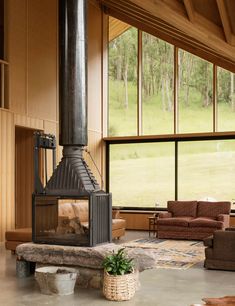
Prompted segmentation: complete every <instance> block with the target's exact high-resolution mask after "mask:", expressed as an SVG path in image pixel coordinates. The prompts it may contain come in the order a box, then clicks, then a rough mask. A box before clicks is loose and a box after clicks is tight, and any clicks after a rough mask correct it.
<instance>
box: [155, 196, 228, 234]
mask: <svg viewBox="0 0 235 306" xmlns="http://www.w3.org/2000/svg"><path fill="white" fill-rule="evenodd" d="M167 210H168V212H163V213H159V216H158V220H157V235H158V238H172V239H195V240H202V239H204V238H206V237H208V236H210V235H212V234H213V233H214V231H216V230H224V229H225V228H227V227H229V218H230V216H229V214H230V210H231V203H230V202H205V201H168V203H167Z"/></svg>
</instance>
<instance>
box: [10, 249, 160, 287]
mask: <svg viewBox="0 0 235 306" xmlns="http://www.w3.org/2000/svg"><path fill="white" fill-rule="evenodd" d="M121 247H122V246H120V245H116V244H114V243H107V244H103V245H99V246H96V247H73V246H59V245H48V244H36V243H25V244H21V245H19V246H18V247H17V248H16V254H17V258H18V260H20V261H26V262H34V263H36V264H37V266H46V265H56V266H57V265H61V266H70V267H73V268H77V269H78V271H79V276H78V279H77V285H78V286H80V287H83V288H97V289H98V288H102V284H103V268H102V262H103V259H104V257H105V256H106V255H107V254H109V253H111V252H112V251H115V252H116V251H117V250H118V249H120V248H121ZM126 251H127V253H128V255H129V257H130V258H134V261H135V267H136V269H137V270H139V271H140V272H141V271H143V270H146V269H149V268H153V267H154V264H155V259H154V256H153V255H152V254H151V252H149V251H148V250H147V249H146V250H145V249H136V248H126Z"/></svg>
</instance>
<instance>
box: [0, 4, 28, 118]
mask: <svg viewBox="0 0 235 306" xmlns="http://www.w3.org/2000/svg"><path fill="white" fill-rule="evenodd" d="M5 3H6V6H7V7H6V11H7V21H8V26H7V33H6V36H7V42H8V46H7V47H8V48H7V51H8V54H7V59H8V61H9V63H10V65H9V76H10V78H9V91H10V101H9V104H10V109H11V110H12V111H14V112H18V113H24V114H26V113H27V90H26V80H27V69H26V67H27V0H7V1H5Z"/></svg>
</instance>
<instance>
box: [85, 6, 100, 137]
mask: <svg viewBox="0 0 235 306" xmlns="http://www.w3.org/2000/svg"><path fill="white" fill-rule="evenodd" d="M101 54H102V13H101V11H100V9H98V8H97V7H95V6H94V5H92V4H90V3H89V10H88V129H89V130H94V131H99V132H101V127H102V124H101V118H102V117H101V98H102V82H101V74H102V57H101Z"/></svg>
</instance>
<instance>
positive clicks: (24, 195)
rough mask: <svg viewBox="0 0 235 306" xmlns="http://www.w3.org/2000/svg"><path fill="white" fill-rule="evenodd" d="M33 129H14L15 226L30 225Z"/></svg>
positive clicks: (32, 185) (32, 181) (32, 182)
mask: <svg viewBox="0 0 235 306" xmlns="http://www.w3.org/2000/svg"><path fill="white" fill-rule="evenodd" d="M33 133H34V130H30V129H26V128H19V127H16V130H15V212H16V218H15V226H16V228H24V227H31V225H32V192H33V188H34V167H33V163H34V159H33V156H34V152H33V147H34V138H33Z"/></svg>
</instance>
